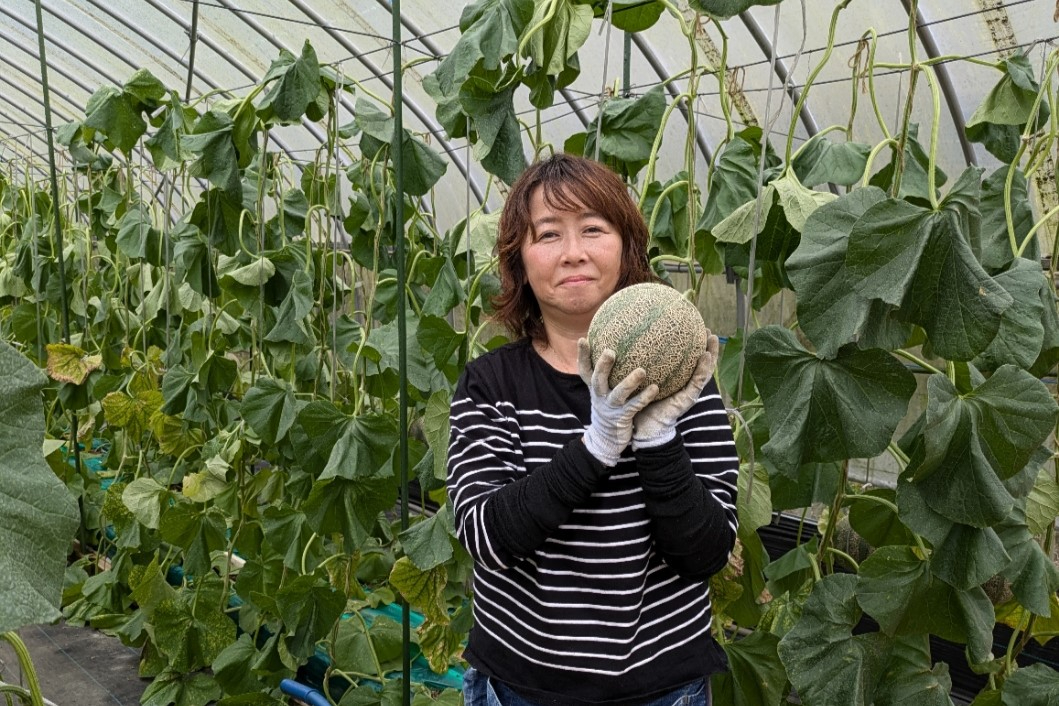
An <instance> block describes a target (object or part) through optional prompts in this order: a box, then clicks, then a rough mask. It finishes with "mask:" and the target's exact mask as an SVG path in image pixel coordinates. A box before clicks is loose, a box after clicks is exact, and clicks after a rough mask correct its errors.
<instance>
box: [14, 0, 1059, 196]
mask: <svg viewBox="0 0 1059 706" xmlns="http://www.w3.org/2000/svg"><path fill="white" fill-rule="evenodd" d="M466 4H468V3H466V2H452V3H440V2H428V1H426V0H418V1H410V0H406V2H404V3H403V4H402V19H403V21H404V27H403V41H404V61H405V63H406V64H407V63H409V62H415V61H417V60H419V59H423V60H424V61H423V62H422V63H417V64H416V65H414V66H412V67H411V68H409V69H407V70H406V73H405V78H404V101H405V106H406V109H405V121H406V126H408V127H409V128H411V129H413V130H416V131H421V132H423V133H429V134H431V135H432V136H431V137H430V138H429V139H430V140H431V142H432V144H434V145H435V146H436V147H438V148H440V149H441V150H442V151H444V152H446V153H447V156H448V158H449V159H450V160H451V164H450V166H449V169H448V171H447V174H446V176H445V178H444V179H443V181H442V183H441V184H439V186H438V188H437V190H436V192H435V196H436V198H437V202H438V205H439V209H440V210H441V211H443V210H444V209H445V208H452V209H454V210H455V211H461V210H462V205H463V204H464V200H465V197H466V195H467V192H468V189H470V190H471V192H472V200H473V202H474V203H475V204H476V203H477V202H478V196H479V195H481V194H482V193H484V191H485V183H486V181H487V175H486V174H485V173H484V172H482V171H481V169H480V168H477V167H475V166H473V160H468V159H467V157H468V155H467V149H466V144H465V142H464V141H463V140H448V139H447V138H446V136H445V135H444V132H443V131H442V130H441V129H440V128H439V127H438V125H437V123H436V121H435V119H434V109H433V103H432V101H431V99H430V98H429V97H428V96H427V95H426V93H425V92H424V91H423V89H422V86H421V82H422V77H423V76H424V75H426V74H427V73H429V72H430V71H432V70H433V69H434V67H435V66H436V65H437V57H439V56H443V55H444V54H445V52H447V51H449V50H450V49H451V47H452V46H453V44H454V43H455V42H456V40H457V39H458V37H459V30H458V23H459V17H460V13H461V11H462V8H463V6H464V5H466ZM909 4H910V3H909V2H908V1H907V0H904V1H902V0H873V1H871V2H868V1H866V0H854V1H853V2H852V3H850V5H849V6H848V7H847V8H846V9H845V10H844V11H843V12H842V13H841V15H840V17H839V21H838V25H837V33H836V36H837V40H836V47H835V51H834V54H833V56H832V57H831V59H830V61H829V62H828V64H827V65H826V66H825V68H824V69H823V71H822V72H821V73H820V75H819V77H818V78H817V80H816V84H815V85H814V87H813V88H812V90H811V93H810V97H809V99H808V100H807V102H806V109H805V110H804V111H803V114H802V116H801V119H800V120H798V121H796V123H795V133H794V135H795V138H794V139H795V144H796V145H797V144H800V142H801V141H803V140H805V139H806V138H807V137H808V136H810V135H811V134H813V133H814V132H816V131H818V130H822V129H825V128H826V127H828V126H830V125H835V124H841V125H845V124H846V123H847V122H848V121H849V106H850V103H851V92H852V91H854V90H857V91H860V95H859V98H860V105H859V107H858V112H857V116H856V119H855V120H854V123H853V124H854V138H855V139H858V140H859V141H864V142H872V143H874V142H877V141H879V140H880V139H882V137H883V136H882V133H881V131H880V129H879V127H878V125H877V121H876V118H875V115H874V113H873V111H872V109H871V105H870V104H869V102H868V96H867V94H866V93H864V92H863V90H862V86H859V85H858V86H855V85H854V81H853V79H852V73H853V70H852V69H851V68H850V66H849V62H850V61H851V59H852V58H853V57H854V55H855V54H856V53H857V50H858V45H857V42H858V40H859V38H860V37H861V36H862V35H863V34H864V32H865V31H866V30H868V29H869V28H873V29H874V30H875V31H876V32H877V33H878V35H879V36H880V43H879V47H878V52H877V55H876V61H877V62H902V61H904V62H907V61H908V60H909V58H910V53H911V52H910V49H909V44H908V32H907V30H908V25H909V18H908V14H907V13H908V5H909ZM42 5H43V17H44V30H45V39H46V46H47V59H48V72H49V80H50V85H51V92H52V108H53V111H54V121H55V122H56V124H57V125H61V124H62V123H63V122H67V121H70V120H74V119H79V118H81V117H83V115H84V107H85V104H86V102H87V101H88V99H89V97H90V96H91V95H92V93H93V91H94V90H95V89H97V88H98V87H99V86H101V85H104V84H120V83H122V82H124V81H125V80H126V79H128V78H129V76H131V75H132V73H133V72H134V71H135V70H137V69H139V68H146V69H148V70H150V71H151V72H152V73H153V74H154V75H155V76H157V77H158V78H159V79H161V80H162V82H163V83H165V84H166V85H167V86H169V87H170V88H172V89H174V90H177V91H178V92H180V93H181V94H182V95H183V94H184V92H185V90H186V89H187V81H188V64H189V58H190V56H191V51H190V48H191V26H192V15H193V10H194V8H195V3H194V1H193V0H42ZM777 8H778V9H777ZM832 10H833V4H832V3H831V2H829V1H825V0H785V1H784V2H783V3H781V4H780V5H778V6H776V7H754V8H752V9H751V10H749V11H747V12H745V13H743V14H742V15H740V16H737V17H734V18H732V19H730V20H728V21H726V22H725V23H724V24H723V27H724V29H725V31H726V33H727V34H728V36H729V40H730V41H729V55H728V65H729V66H730V67H732V68H736V69H738V70H737V71H736V73H735V76H736V78H737V80H738V85H739V86H740V87H741V92H742V94H743V95H744V96H745V98H746V100H747V104H746V105H747V106H749V109H750V110H751V111H752V112H753V114H754V117H755V118H756V120H757V121H764V118H765V114H766V107H767V106H768V108H769V112H770V114H771V118H772V119H773V120H774V122H772V130H773V131H774V132H775V133H776V134H774V136H773V139H774V144H776V145H777V146H778V147H779V148H782V146H783V144H784V142H785V139H786V135H787V133H788V129H789V125H790V123H791V113H792V110H793V102H792V99H793V98H794V97H795V96H796V95H797V91H798V89H799V88H800V86H801V85H802V84H803V83H804V82H805V80H806V78H807V76H808V74H809V72H810V71H811V70H812V69H813V68H814V67H815V66H816V65H817V63H818V62H819V61H820V59H821V57H822V54H823V52H822V48H823V47H825V46H826V44H827V33H828V28H829V21H830V17H831V12H832ZM198 12H199V16H198V27H197V37H198V42H197V44H196V47H195V61H194V72H193V76H192V77H191V85H190V94H191V97H192V99H193V100H194V99H195V98H201V97H203V96H207V98H205V100H206V101H209V100H210V98H209V97H208V96H210V95H220V94H219V93H218V91H219V90H220V89H224V90H227V91H230V92H231V93H232V94H234V95H245V92H246V90H247V89H248V87H250V86H251V85H253V84H255V83H256V82H257V81H259V80H260V79H261V77H262V76H263V75H264V74H265V72H266V71H267V70H268V67H269V65H270V63H271V61H272V60H273V59H274V58H275V57H276V56H277V55H278V53H279V51H280V49H281V48H286V49H288V50H290V51H291V52H294V53H295V54H297V53H298V52H299V51H300V48H301V45H302V43H303V42H304V41H306V40H308V41H310V42H311V43H312V45H313V47H314V48H315V50H316V52H317V54H318V56H319V58H320V61H321V63H332V64H335V65H337V66H338V67H340V68H341V70H342V72H343V73H345V74H346V75H348V76H350V77H351V78H352V79H355V80H356V81H357V82H359V83H360V84H361V87H362V88H361V90H369V91H372V92H374V93H376V94H378V95H379V96H380V97H382V98H384V99H389V98H390V97H391V95H392V94H391V87H392V83H391V78H392V68H393V67H392V63H391V59H392V53H391V45H390V42H391V31H392V30H391V27H392V16H391V4H390V2H388V1H387V0H200V2H198ZM777 12H778V16H777V14H776V13H777ZM1055 12H1056V5H1055V3H1053V2H1050V1H1049V0H1010V1H1007V2H1001V1H1000V0H974V1H972V2H967V1H960V2H958V1H956V0H944V1H939V0H933V1H930V0H923V1H922V2H920V3H919V21H920V24H921V28H920V30H919V39H918V40H917V48H916V53H917V57H918V58H919V59H926V58H929V57H932V56H937V55H943V56H949V55H952V56H967V55H975V56H980V58H982V59H985V60H990V61H992V60H996V59H998V58H1001V57H1003V56H1004V55H1006V54H1008V53H1010V52H1012V51H1014V50H1021V51H1028V52H1029V55H1030V57H1031V61H1032V63H1033V64H1034V66H1041V65H1042V63H1043V57H1044V55H1045V53H1046V52H1047V50H1048V44H1049V43H1051V42H1053V41H1054V40H1055V39H1056V37H1057V35H1059V25H1057V24H1056V23H1055V21H1054V19H1053V13H1055ZM704 31H705V34H706V35H707V36H708V37H709V38H710V40H712V41H713V43H714V44H717V43H718V42H719V34H718V33H717V31H716V28H713V27H710V26H709V25H708V24H705V25H704ZM607 34H608V31H607V30H606V29H605V26H604V24H603V23H602V22H601V21H596V22H595V23H594V25H593V32H592V35H591V37H590V39H589V41H588V44H587V45H586V46H585V47H584V48H582V50H581V52H580V59H581V66H582V73H581V76H580V77H579V78H578V80H577V81H576V82H575V83H574V84H573V86H571V87H570V89H569V90H568V91H566V92H565V93H564V95H563V96H562V97H559V96H557V100H556V104H555V105H554V106H552V107H551V108H549V109H548V110H546V111H544V112H543V113H542V115H541V118H542V121H543V134H544V137H545V138H546V139H550V140H551V141H552V142H554V143H555V145H556V148H557V149H560V148H561V145H562V140H563V138H564V137H565V136H566V135H569V134H571V133H573V132H576V131H578V130H582V129H583V125H584V124H585V121H587V120H590V119H591V118H592V117H593V116H594V115H595V113H596V110H597V107H598V104H599V102H600V100H601V93H602V91H603V90H604V86H608V87H613V86H614V85H616V83H617V84H619V85H620V80H621V76H622V59H623V36H622V34H623V33H622V32H620V31H618V30H612V31H611V32H610V35H611V36H610V37H609V38H608V36H607ZM773 36H775V37H776V42H775V47H776V51H775V53H776V55H777V59H776V72H775V73H772V70H771V69H772V67H771V65H770V53H771V45H772V38H773ZM608 39H609V54H608V53H606V52H605V51H604V47H605V46H607V45H608ZM704 49H705V47H704V45H702V46H700V51H702V50H704ZM688 61H689V47H688V44H687V42H686V40H685V38H684V37H683V36H682V35H681V34H680V32H679V29H678V27H677V23H676V21H675V20H674V19H673V18H672V17H671V16H669V15H663V17H662V18H661V20H660V21H659V22H658V23H657V24H656V25H655V26H653V27H651V28H650V29H648V30H646V31H645V32H643V33H641V34H640V35H637V36H636V38H635V42H634V43H633V45H632V52H631V85H632V90H633V92H634V93H637V92H643V91H644V90H646V89H647V88H649V87H651V86H653V85H656V84H658V83H660V82H661V81H662V80H663V79H665V78H667V77H668V76H669V75H671V74H674V73H677V72H679V71H680V70H682V69H683V68H684V67H686V66H687V65H688ZM938 68H939V78H941V79H942V87H943V88H944V89H945V96H944V99H943V101H942V110H941V124H940V129H941V142H940V147H939V163H940V166H941V167H942V168H943V169H945V170H946V171H948V172H949V173H950V174H954V173H958V172H959V170H961V169H962V168H963V167H964V165H966V164H968V163H977V164H981V165H983V166H989V165H990V164H992V163H994V160H993V158H992V157H991V156H990V155H989V154H988V153H987V152H986V151H985V150H984V149H983V148H982V147H981V146H980V145H971V144H968V143H966V141H965V140H963V139H962V132H963V130H962V128H963V124H964V121H965V120H966V119H967V118H968V117H969V116H970V115H971V113H973V111H974V109H975V108H976V107H977V105H978V104H979V103H980V102H981V100H982V99H983V97H984V96H985V94H986V93H987V92H988V90H989V89H990V87H991V86H992V85H993V83H994V82H995V81H996V79H997V78H998V77H999V74H998V73H997V72H996V71H994V70H992V69H990V68H989V67H985V66H979V65H975V64H972V63H970V62H967V61H949V62H946V63H944V64H941V65H939V67H938ZM1038 70H1039V69H1038ZM770 74H771V81H770ZM784 76H789V81H788V82H787V85H785V84H784V81H783V80H782V78H781V77H784ZM770 84H771V87H772V90H771V94H770V91H769V86H770ZM682 85H683V84H682V81H680V80H677V81H674V82H673V88H674V90H680V89H681V88H682ZM875 88H876V95H877V96H878V98H879V101H880V108H881V112H882V115H883V116H884V117H885V118H886V120H887V121H888V122H889V123H890V125H891V126H893V125H896V124H897V123H898V120H897V117H898V112H899V111H900V110H901V106H902V105H903V101H904V98H905V96H906V93H907V88H908V74H907V72H905V71H897V70H893V71H888V70H879V71H877V77H876V81H875ZM700 91H701V96H700V98H699V99H698V100H697V101H696V116H697V126H698V129H699V137H700V139H699V148H700V153H702V158H703V159H705V158H706V157H707V156H708V155H709V154H710V152H711V151H712V150H713V149H714V147H715V146H716V145H717V144H718V143H719V142H720V141H721V140H722V139H723V137H724V134H725V132H724V131H725V123H724V121H723V119H722V118H721V108H720V104H719V101H718V97H717V92H718V86H717V82H716V80H714V79H713V78H711V77H706V78H704V79H703V80H702V82H701V85H700ZM770 95H771V100H769V97H770ZM520 96H521V99H522V105H520V106H517V108H518V110H519V111H524V112H525V117H526V119H527V121H528V122H529V121H533V120H535V116H534V114H533V113H534V109H533V108H532V106H530V105H529V104H528V102H527V100H526V97H525V91H523V92H520ZM352 105H353V98H352V97H349V98H347V100H346V102H345V105H344V106H343V110H344V113H345V115H344V116H343V120H348V119H349V118H350V117H351V115H352V113H351V109H352ZM915 106H916V108H915V116H914V119H915V120H916V121H917V122H919V123H920V124H921V125H923V126H924V127H926V126H929V125H930V123H931V120H932V114H931V99H930V93H929V87H928V86H927V82H926V81H925V80H923V81H920V82H919V84H918V86H917V95H916V98H915ZM736 117H737V119H738V118H739V116H738V115H736ZM681 120H682V118H680V117H679V116H675V119H674V120H672V121H671V122H670V128H669V130H670V132H672V133H673V139H668V135H667V139H666V140H665V142H664V143H663V152H662V159H661V161H660V172H659V175H658V176H660V177H662V178H665V177H667V176H668V175H667V174H666V173H665V170H666V169H667V165H673V166H672V168H671V171H676V170H677V169H679V168H680V167H679V166H676V165H679V164H681V163H682V157H681V155H682V154H683V140H682V139H681V137H680V136H681V135H682V134H683V133H684V131H685V125H684V124H681ZM43 126H44V96H43V90H42V86H41V76H40V67H39V58H38V49H37V22H36V13H35V5H34V2H33V0H0V160H5V161H7V160H18V159H24V160H25V161H26V162H27V163H30V164H34V165H36V167H40V166H41V165H43V164H44V163H45V162H46V160H45V159H44V157H45V155H46V143H45V142H44V127H43ZM321 137H322V131H321V129H320V128H319V127H318V126H315V125H303V126H291V127H286V128H283V129H281V130H277V131H276V132H275V134H274V135H273V139H274V140H275V142H274V144H275V145H277V146H278V147H279V148H280V149H283V150H285V151H286V152H287V153H288V154H289V155H290V156H291V157H292V158H293V159H299V158H308V157H309V156H311V154H312V152H313V151H314V150H316V149H318V148H319V146H320V144H321ZM468 161H471V162H472V165H471V167H470V168H469V169H470V171H469V178H466V177H465V174H467V172H466V171H465V170H466V169H468V167H467V165H466V163H467V162H468ZM439 215H442V214H440V213H439ZM453 215H454V216H455V215H456V214H453Z"/></svg>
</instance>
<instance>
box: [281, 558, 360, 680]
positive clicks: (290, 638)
mask: <svg viewBox="0 0 1059 706" xmlns="http://www.w3.org/2000/svg"><path fill="white" fill-rule="evenodd" d="M276 602H277V603H278V604H279V607H280V617H281V618H282V619H283V629H284V634H285V639H284V642H285V644H286V646H287V649H288V650H289V652H290V654H291V655H293V656H295V657H297V658H299V659H300V660H303V659H308V658H309V657H311V656H312V655H313V654H314V653H315V651H316V643H317V642H318V641H319V640H322V639H324V638H325V637H326V636H327V634H328V633H329V632H330V631H331V628H332V627H334V624H335V621H336V620H338V618H339V617H340V616H341V615H342V610H343V609H344V608H345V607H346V599H345V596H343V595H342V594H341V593H339V592H338V591H336V590H334V588H333V587H332V586H331V585H330V584H329V583H328V582H327V581H326V580H323V579H320V578H317V577H315V576H296V577H295V578H294V579H292V580H290V581H288V582H287V583H286V584H284V586H283V588H281V589H280V590H279V592H278V593H277V594H276Z"/></svg>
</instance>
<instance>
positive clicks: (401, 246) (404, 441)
mask: <svg viewBox="0 0 1059 706" xmlns="http://www.w3.org/2000/svg"><path fill="white" fill-rule="evenodd" d="M38 1H39V0H38ZM391 13H392V17H393V144H392V145H391V147H390V152H391V153H392V154H391V156H392V158H393V171H394V178H395V184H394V188H395V191H396V196H395V198H394V219H393V228H394V241H395V242H396V243H397V340H398V344H397V346H398V348H397V368H398V373H399V380H400V381H401V388H400V392H399V393H398V394H399V397H398V407H399V408H400V411H399V412H398V414H399V419H400V422H399V424H400V427H401V436H400V439H401V441H400V445H399V447H398V454H399V455H398V466H399V467H400V469H401V530H402V531H403V530H406V529H408V369H407V366H408V337H407V327H408V324H407V321H406V320H405V306H406V304H405V286H406V285H405V277H406V273H405V243H404V239H405V234H404V164H403V163H402V160H401V143H402V141H403V138H404V111H403V105H402V101H403V100H404V95H403V90H404V87H403V83H402V73H403V67H402V65H401V62H402V60H401V0H394V2H393V6H392V9H391ZM401 643H402V645H403V647H404V649H403V653H404V654H403V656H402V660H401V662H402V664H401V673H402V675H403V677H404V684H403V688H402V690H401V691H402V695H401V703H402V704H404V706H409V705H410V704H411V701H412V662H411V644H412V624H411V620H410V615H409V613H408V601H405V600H403V599H402V601H401Z"/></svg>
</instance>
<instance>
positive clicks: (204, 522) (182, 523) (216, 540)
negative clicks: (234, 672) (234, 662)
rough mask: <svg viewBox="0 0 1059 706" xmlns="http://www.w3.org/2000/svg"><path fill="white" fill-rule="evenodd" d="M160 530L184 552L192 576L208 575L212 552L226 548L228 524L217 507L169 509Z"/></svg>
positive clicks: (183, 504)
mask: <svg viewBox="0 0 1059 706" xmlns="http://www.w3.org/2000/svg"><path fill="white" fill-rule="evenodd" d="M158 529H159V532H160V534H161V536H162V539H164V540H165V541H167V542H169V543H170V544H173V545H176V546H178V547H181V548H182V549H183V550H184V570H185V571H186V572H187V573H189V574H191V575H192V576H205V575H207V574H209V573H210V567H211V566H212V565H213V561H212V558H211V555H212V553H213V552H216V551H221V550H223V549H225V548H227V541H226V536H225V535H226V531H227V529H228V528H227V523H226V520H225V516H224V513H223V512H221V509H220V508H219V507H217V506H215V505H213V506H208V507H205V508H204V507H202V506H201V505H199V504H198V503H194V502H188V501H184V502H178V503H177V504H175V505H172V506H170V507H166V508H164V509H163V512H162V517H161V520H160V521H159V523H158ZM211 661H212V658H211Z"/></svg>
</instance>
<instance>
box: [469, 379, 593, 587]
mask: <svg viewBox="0 0 1059 706" xmlns="http://www.w3.org/2000/svg"><path fill="white" fill-rule="evenodd" d="M492 387H493V385H492V384H491V382H490V380H489V376H488V375H486V374H481V373H479V372H478V371H477V370H475V369H474V368H473V367H470V366H469V367H468V368H467V369H466V370H465V374H464V377H463V378H461V380H460V383H459V385H458V386H457V389H456V394H455V396H454V398H453V403H452V412H451V415H450V435H449V457H448V493H449V499H450V501H451V502H452V508H453V512H454V515H455V521H456V535H457V537H458V538H459V540H460V542H461V543H462V544H463V546H464V547H466V549H467V551H468V552H469V553H470V554H471V556H472V557H473V558H474V559H475V561H477V562H479V563H480V564H482V565H484V566H486V567H488V568H491V569H504V568H508V567H509V566H511V565H512V564H513V563H515V562H516V561H517V560H519V559H521V558H523V557H525V556H528V555H530V554H532V553H533V552H534V551H535V550H536V549H537V548H538V547H540V546H541V545H542V544H543V543H544V541H545V540H546V539H547V538H548V536H549V535H550V534H552V533H553V532H554V531H555V530H556V529H558V527H559V526H560V525H562V524H563V523H564V522H565V521H566V520H567V518H569V516H570V514H571V512H573V510H574V508H576V507H578V506H580V505H583V504H584V503H585V502H586V501H587V500H588V499H589V497H590V496H591V495H592V492H593V491H594V490H595V489H596V487H597V486H598V484H599V483H600V482H601V480H602V479H603V478H604V476H605V475H606V473H607V471H608V469H607V468H606V467H605V466H603V465H602V464H601V463H600V462H599V461H597V460H596V459H595V457H593V456H592V454H590V453H589V452H588V450H587V449H586V448H585V445H584V443H583V442H582V441H581V440H580V438H579V437H574V438H571V439H570V440H569V441H567V442H566V443H565V445H564V446H563V447H562V448H560V449H559V450H558V451H557V452H556V454H555V456H554V457H553V458H552V459H551V460H550V461H549V462H547V463H544V464H541V465H540V466H536V467H534V469H533V472H532V473H529V472H527V470H526V468H525V464H524V463H523V453H522V449H521V447H520V442H519V435H518V430H517V426H516V425H515V423H514V422H513V420H512V419H511V417H510V416H509V415H508V414H506V412H508V411H510V410H509V409H508V408H507V407H505V406H504V403H503V402H498V401H497V400H498V399H499V398H500V397H501V396H500V395H499V394H498V393H497V391H495V390H493V389H492Z"/></svg>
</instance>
